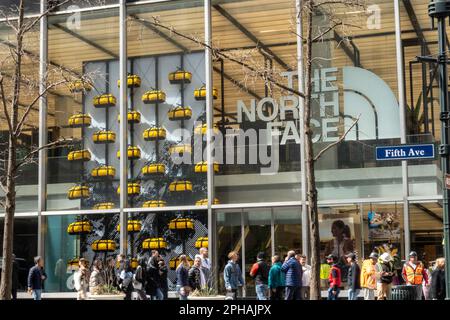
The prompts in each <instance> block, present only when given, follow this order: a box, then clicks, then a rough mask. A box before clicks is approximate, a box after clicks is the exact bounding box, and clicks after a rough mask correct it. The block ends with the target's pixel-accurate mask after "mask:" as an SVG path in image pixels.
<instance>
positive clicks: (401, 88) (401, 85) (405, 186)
mask: <svg viewBox="0 0 450 320" xmlns="http://www.w3.org/2000/svg"><path fill="white" fill-rule="evenodd" d="M394 20H395V49H396V61H397V84H398V105H399V109H400V110H399V111H400V123H399V125H400V142H401V143H402V144H406V108H407V106H406V102H405V81H404V77H405V74H404V64H403V60H404V57H403V48H402V30H401V21H400V1H399V0H394ZM402 192H403V199H402V201H403V230H404V239H405V241H404V244H405V250H403V252H404V255H405V258H406V255H407V254H408V253H409V251H410V249H411V237H410V235H411V232H410V231H411V229H410V224H409V203H408V196H409V181H408V162H407V161H405V160H403V161H402Z"/></svg>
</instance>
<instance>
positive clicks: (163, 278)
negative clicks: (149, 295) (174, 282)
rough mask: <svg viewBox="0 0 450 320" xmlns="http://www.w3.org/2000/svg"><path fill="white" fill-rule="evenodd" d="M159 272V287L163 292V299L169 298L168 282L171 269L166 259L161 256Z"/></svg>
mask: <svg viewBox="0 0 450 320" xmlns="http://www.w3.org/2000/svg"><path fill="white" fill-rule="evenodd" d="M158 272H159V286H158V287H159V289H160V290H161V292H162V300H167V299H168V294H169V284H168V282H167V273H168V272H169V270H168V269H167V266H166V263H165V262H164V259H163V258H161V257H160V259H159V261H158Z"/></svg>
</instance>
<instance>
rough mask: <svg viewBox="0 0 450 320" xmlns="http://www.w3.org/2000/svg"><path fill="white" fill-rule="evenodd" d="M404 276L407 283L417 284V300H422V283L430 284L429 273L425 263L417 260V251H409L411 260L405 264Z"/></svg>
mask: <svg viewBox="0 0 450 320" xmlns="http://www.w3.org/2000/svg"><path fill="white" fill-rule="evenodd" d="M402 277H403V280H405V283H406V285H410V286H415V287H416V290H417V294H416V300H422V292H423V291H422V283H423V282H424V281H425V284H428V275H427V273H426V270H425V267H424V266H423V263H422V262H420V261H419V260H417V252H415V251H411V252H410V253H409V261H407V262H406V263H405V264H404V265H403V270H402Z"/></svg>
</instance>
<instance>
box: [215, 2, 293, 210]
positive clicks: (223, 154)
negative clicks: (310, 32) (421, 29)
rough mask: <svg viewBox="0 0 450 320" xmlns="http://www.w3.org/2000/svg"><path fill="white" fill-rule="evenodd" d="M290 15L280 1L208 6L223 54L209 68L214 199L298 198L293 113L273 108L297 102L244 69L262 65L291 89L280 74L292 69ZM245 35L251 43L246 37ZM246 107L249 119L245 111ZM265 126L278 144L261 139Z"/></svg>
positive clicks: (260, 68)
mask: <svg viewBox="0 0 450 320" xmlns="http://www.w3.org/2000/svg"><path fill="white" fill-rule="evenodd" d="M294 12H295V4H294V2H292V1H288V0H286V1H284V0H283V1H275V2H274V1H261V0H258V1H239V2H228V1H217V2H215V5H214V6H213V10H212V29H213V43H214V47H215V49H217V50H222V51H223V53H224V54H225V55H226V56H227V57H228V58H225V57H223V58H222V57H219V58H220V59H217V60H215V61H214V65H213V70H214V71H213V77H214V78H213V85H214V88H215V89H216V90H217V99H216V100H215V103H214V106H215V108H214V123H215V126H216V129H215V130H218V132H217V134H219V132H220V137H221V139H220V140H217V138H216V141H218V142H217V143H216V145H215V149H216V150H215V161H217V162H219V163H221V164H222V163H223V165H221V169H220V170H219V171H218V172H217V173H216V175H215V179H214V186H215V194H216V196H217V198H218V200H219V201H220V202H221V203H249V202H271V201H293V200H300V198H301V195H300V189H301V186H300V172H299V170H300V161H299V159H300V148H299V138H298V139H297V137H298V121H297V119H298V114H296V113H295V112H292V111H286V114H285V113H284V112H280V111H279V110H278V107H279V106H280V105H281V104H283V106H282V108H284V106H286V108H289V107H291V108H296V107H297V105H298V100H297V99H296V97H295V96H293V95H291V94H290V93H289V92H284V91H283V90H280V89H279V87H277V86H276V85H273V84H272V83H266V82H265V81H264V80H263V79H262V77H258V76H256V75H255V74H254V72H252V71H250V70H251V69H250V68H254V69H256V70H258V71H260V72H262V71H264V70H266V71H267V73H268V74H271V75H272V76H273V77H275V78H276V79H277V81H279V82H280V83H282V84H283V85H287V86H290V85H291V86H293V87H294V88H297V82H298V81H297V78H296V77H294V76H293V75H292V74H291V76H292V77H291V78H290V79H291V80H292V83H288V77H287V76H282V75H283V73H284V72H287V71H292V70H297V60H296V54H297V49H296V37H295V35H294V33H293V32H291V26H292V25H295V14H294ZM268 21H270V23H269V24H268V23H267V22H268ZM249 33H250V34H252V35H253V36H254V37H255V38H256V39H257V40H255V41H252V40H251V37H249V36H247V35H248V34H249ZM264 52H266V53H267V54H264ZM233 59H234V61H233ZM236 60H237V61H240V62H242V63H244V65H248V66H250V68H246V67H245V66H242V64H239V63H236V62H235V61H236ZM285 96H287V98H286V100H280V99H282V98H283V97H285ZM263 98H267V99H266V100H263ZM283 99H284V98H283ZM244 105H245V108H244V107H243V106H244ZM253 106H254V107H255V108H253ZM244 109H245V110H244ZM247 110H248V113H251V114H254V115H255V116H254V118H253V117H251V116H250V117H249V116H246V112H247ZM268 119H270V120H268ZM271 126H273V131H276V130H278V131H279V132H281V135H280V136H279V137H278V136H277V134H276V133H273V135H275V136H277V138H278V141H280V145H279V148H278V149H276V147H275V146H276V144H275V138H273V143H274V145H273V146H272V138H270V139H269V138H267V137H268V136H269V134H270V133H269V131H270V129H271ZM282 134H285V136H284V138H285V139H283V136H282ZM288 135H290V137H289V138H288V137H287V136H288ZM264 173H270V174H264Z"/></svg>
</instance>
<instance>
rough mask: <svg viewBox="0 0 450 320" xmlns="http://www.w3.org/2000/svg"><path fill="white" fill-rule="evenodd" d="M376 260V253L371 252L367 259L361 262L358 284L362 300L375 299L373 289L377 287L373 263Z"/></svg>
mask: <svg viewBox="0 0 450 320" xmlns="http://www.w3.org/2000/svg"><path fill="white" fill-rule="evenodd" d="M377 260H378V254H377V253H376V252H372V253H371V254H370V255H369V259H366V260H364V261H363V263H362V268H361V279H360V284H361V288H362V290H363V296H364V300H375V289H376V288H377V277H376V270H375V265H376V264H377Z"/></svg>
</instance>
